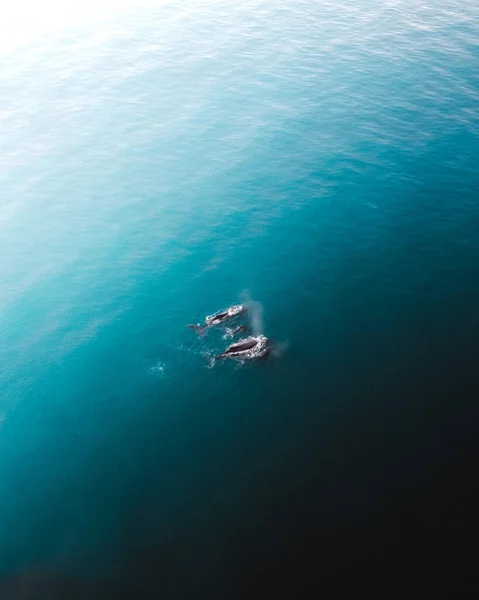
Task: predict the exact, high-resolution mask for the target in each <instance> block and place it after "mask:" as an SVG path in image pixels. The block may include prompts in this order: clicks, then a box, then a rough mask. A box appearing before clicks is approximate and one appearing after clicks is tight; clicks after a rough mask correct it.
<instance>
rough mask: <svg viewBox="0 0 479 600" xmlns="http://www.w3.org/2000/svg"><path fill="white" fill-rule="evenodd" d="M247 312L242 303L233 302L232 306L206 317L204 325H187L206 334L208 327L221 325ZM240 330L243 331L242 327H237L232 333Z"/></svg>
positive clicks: (201, 333)
mask: <svg viewBox="0 0 479 600" xmlns="http://www.w3.org/2000/svg"><path fill="white" fill-rule="evenodd" d="M247 312H248V309H247V308H246V306H245V305H244V304H235V305H234V306H230V307H229V308H227V309H226V310H223V311H221V312H219V313H216V314H214V315H211V316H209V317H206V321H205V324H204V325H200V324H197V325H188V327H190V328H191V329H193V330H194V331H197V332H198V333H199V334H200V335H206V333H207V331H208V329H210V328H211V327H216V326H217V325H223V323H227V322H228V321H231V320H232V319H236V318H237V317H240V316H241V315H244V314H246V313H247ZM241 331H244V329H243V328H242V327H238V329H236V330H235V332H234V334H233V335H236V333H240V332H241Z"/></svg>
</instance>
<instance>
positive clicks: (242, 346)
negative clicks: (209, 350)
mask: <svg viewBox="0 0 479 600" xmlns="http://www.w3.org/2000/svg"><path fill="white" fill-rule="evenodd" d="M257 343H258V340H256V339H253V340H244V341H242V342H238V343H237V344H231V346H230V347H229V348H228V349H227V350H225V351H224V353H223V354H234V353H235V352H244V351H245V350H251V348H254V347H255V346H256V344H257Z"/></svg>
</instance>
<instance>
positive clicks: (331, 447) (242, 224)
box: [0, 0, 479, 597]
mask: <svg viewBox="0 0 479 600" xmlns="http://www.w3.org/2000/svg"><path fill="white" fill-rule="evenodd" d="M99 4H100V6H101V4H102V3H101V2H100V3H99ZM140 5H141V6H140V7H136V8H129V7H128V6H127V3H121V5H119V7H118V8H116V9H114V10H113V9H111V10H108V9H105V10H103V11H99V12H98V14H97V13H95V11H94V10H93V8H92V9H91V12H88V11H87V10H86V11H85V12H84V13H82V14H81V18H78V19H76V18H75V15H73V16H71V15H70V16H69V15H67V13H65V15H63V17H65V18H64V19H63V20H61V19H59V21H58V23H57V22H56V21H55V20H53V18H52V20H50V19H49V18H47V17H45V16H44V23H45V28H44V30H42V28H41V27H40V26H38V27H36V26H35V22H34V19H33V20H32V23H33V25H32V23H30V28H31V29H28V30H25V31H26V32H27V33H26V34H25V35H23V36H20V35H19V36H18V39H16V38H15V36H12V39H9V38H8V39H7V41H5V37H4V38H3V42H4V43H3V47H2V54H1V59H0V98H1V100H0V102H1V104H0V394H1V396H0V422H1V425H0V452H1V460H0V573H1V574H2V575H8V574H11V573H13V572H16V571H18V570H22V569H29V568H32V566H33V567H35V568H38V567H39V566H40V567H41V568H47V569H60V570H63V571H67V572H70V573H71V572H73V573H77V574H78V573H80V574H82V575H85V576H87V577H96V576H97V575H98V573H101V574H102V576H105V573H112V572H115V571H116V569H117V568H118V565H121V564H123V562H122V561H128V560H129V558H128V557H129V556H130V554H131V553H134V552H136V548H138V547H143V546H144V545H145V544H149V543H151V544H157V543H158V540H166V541H165V542H164V543H165V545H166V547H167V548H169V549H170V550H171V548H173V550H171V552H170V550H168V551H167V552H168V553H170V554H172V555H174V557H175V558H174V561H176V562H175V565H176V567H175V568H177V569H178V571H179V572H181V573H182V574H183V575H184V577H185V578H186V579H189V580H190V581H192V582H193V583H192V586H193V587H194V588H195V589H203V588H202V586H206V587H205V589H208V590H209V592H208V593H209V594H210V595H209V597H212V595H211V594H213V591H212V590H213V589H214V591H215V592H217V593H218V594H219V595H220V596H221V594H222V593H223V591H224V589H226V587H227V585H228V581H229V577H230V575H231V573H230V571H231V564H232V562H233V561H234V560H235V558H237V556H236V555H237V554H238V553H239V552H240V551H239V550H238V544H239V543H240V540H242V541H243V542H244V540H245V539H249V538H248V535H249V534H247V533H245V530H248V525H247V524H248V523H253V522H255V515H258V514H263V513H264V514H271V513H274V511H275V508H274V507H275V506H276V504H275V502H277V501H278V500H277V499H278V498H281V499H282V500H281V502H286V500H285V498H287V497H288V494H291V493H292V492H291V490H297V489H303V487H304V488H308V486H310V485H312V482H314V485H315V486H317V488H315V489H317V490H319V491H318V496H317V497H318V506H319V510H321V511H323V512H325V513H328V514H329V513H330V512H334V511H336V510H344V511H346V512H347V511H351V510H352V511H354V510H358V508H357V507H358V506H363V505H364V504H368V503H371V504H372V505H374V502H375V489H376V487H377V486H378V485H380V484H379V483H378V482H380V481H381V480H382V478H383V477H384V476H385V475H386V476H388V477H393V475H391V473H392V472H397V473H401V472H407V471H408V470H409V469H411V468H413V467H412V466H411V465H412V464H415V460H416V459H415V457H417V455H418V452H419V449H423V450H424V449H425V448H426V449H427V448H429V442H430V440H432V439H436V437H437V435H438V431H439V427H440V423H442V422H443V421H447V420H448V419H449V418H453V417H454V415H456V416H457V415H460V416H464V415H466V416H467V415H468V414H469V411H472V408H471V407H469V406H465V405H459V406H458V405H457V403H455V402H454V399H453V398H451V399H450V402H447V401H444V399H443V400H441V402H440V403H439V404H435V403H434V401H433V400H430V399H428V398H427V397H426V395H424V397H423V401H422V402H419V403H417V402H414V403H412V401H411V398H413V397H414V398H416V396H415V395H414V394H415V393H416V391H417V381H418V377H419V379H420V377H421V374H422V373H423V372H424V369H426V370H427V369H428V368H430V369H431V373H432V372H434V369H435V367H434V357H435V356H436V353H437V352H442V353H443V354H447V353H448V351H449V350H448V349H449V348H450V347H451V348H456V347H458V348H459V347H461V348H462V347H463V345H464V343H466V342H465V340H466V341H467V340H469V339H471V336H472V335H473V332H474V330H475V328H476V327H477V325H478V319H479V316H478V315H479V313H478V304H477V299H478V297H479V278H478V275H479V273H478V271H479V263H478V257H479V233H478V232H479V204H478V198H477V189H478V175H477V165H478V164H479V137H478V136H479V120H478V106H479V105H478V102H479V89H478V74H479V69H478V65H479V62H478V59H479V51H478V45H477V40H478V31H479V5H478V4H477V2H473V1H472V0H471V1H464V0H462V1H461V2H459V1H457V0H433V1H427V2H426V1H424V2H423V1H419V0H404V1H403V2H395V1H393V0H381V1H380V2H377V1H372V0H359V1H356V2H352V1H351V2H349V1H343V2H336V1H334V2H333V1H329V0H321V1H318V0H301V1H299V0H294V1H293V0H282V1H281V2H269V1H267V0H254V1H247V2H241V3H234V2H226V1H206V0H203V1H200V0H198V1H195V0H187V1H184V2H178V3H173V2H171V3H154V2H148V3H147V2H142V3H140ZM77 8H78V7H77ZM70 17H71V18H70ZM47 25H48V26H47ZM4 28H5V30H6V27H4ZM22 31H23V30H22ZM4 33H5V32H4ZM245 297H251V298H254V299H255V300H257V301H259V302H261V304H262V307H263V311H264V312H263V323H262V325H263V327H264V332H265V334H266V335H270V336H272V337H274V338H275V339H277V340H280V341H281V342H284V348H285V352H284V354H283V356H282V357H280V358H277V359H275V360H273V361H271V362H270V363H268V364H265V365H258V366H255V367H252V366H245V367H241V368H239V367H238V366H237V365H236V366H235V365H232V364H222V365H220V366H217V367H215V368H214V369H209V368H207V367H208V360H207V357H208V356H209V355H211V354H212V353H216V352H218V351H219V350H221V349H222V348H224V346H225V344H226V342H225V341H224V340H222V338H221V335H220V334H212V335H210V336H208V337H207V338H205V339H199V338H198V337H197V336H195V335H194V333H193V332H192V331H190V330H188V329H187V328H186V324H187V323H190V322H198V321H200V320H202V319H203V318H204V316H205V315H207V314H211V313H212V312H215V311H216V310H219V309H221V308H224V307H226V306H228V305H230V304H232V303H237V302H238V301H240V300H241V299H242V298H245ZM425 357H426V358H425ZM428 357H429V358H428ZM419 396H420V394H419ZM419 396H418V397H419ZM371 440H372V441H371ZM419 454H420V456H423V455H424V453H423V454H421V453H420V452H419ZM426 454H427V453H426ZM424 460H435V459H433V458H429V459H424ZM419 462H420V460H419ZM397 476H398V477H400V475H399V474H398V475H397ZM308 489H309V488H308ZM345 490H347V493H346V491H345ZM366 490H367V491H366ZM338 505H339V506H342V507H343V508H342V509H338V508H337V507H338ZM258 507H259V508H258ZM278 510H279V509H278ZM258 519H259V517H258ZM263 525H264V521H263ZM251 527H253V529H254V531H255V533H252V534H251V536H250V537H254V536H255V535H257V536H260V535H261V532H262V531H263V530H262V529H261V526H258V525H257V524H256V525H254V526H253V525H252V526H251ZM264 527H265V529H264V531H263V533H264V532H267V531H268V525H267V524H266V525H264ZM265 535H267V534H266V533H265ZM268 535H269V534H268ZM162 543H163V542H162ZM195 586H196V587H195ZM225 586H226V587H225ZM210 588H211V589H210ZM222 590H223V591H222Z"/></svg>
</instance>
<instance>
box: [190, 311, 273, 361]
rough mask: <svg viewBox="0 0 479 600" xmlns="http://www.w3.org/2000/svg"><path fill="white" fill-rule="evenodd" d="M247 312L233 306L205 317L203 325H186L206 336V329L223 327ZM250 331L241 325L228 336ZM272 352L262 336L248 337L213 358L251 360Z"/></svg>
mask: <svg viewBox="0 0 479 600" xmlns="http://www.w3.org/2000/svg"><path fill="white" fill-rule="evenodd" d="M247 312H248V309H247V308H246V306H244V304H235V305H234V306H230V307H229V308H227V309H226V310H223V311H221V312H218V313H216V314H214V315H211V316H208V317H206V320H205V323H204V325H200V324H197V325H188V327H190V328H191V329H193V330H194V331H196V332H197V333H199V334H200V335H206V333H207V331H208V329H210V328H211V327H216V326H217V325H223V324H224V323H228V322H229V321H231V320H233V319H236V318H238V317H240V316H242V315H244V314H246V313H247ZM250 331H251V329H250V327H249V326H248V325H241V326H240V327H237V328H236V329H234V330H230V331H229V332H228V335H230V336H231V337H234V336H235V335H237V334H238V333H249V332H250ZM272 350H273V342H272V340H270V339H268V338H267V337H266V336H264V335H257V336H254V335H252V336H249V337H247V338H245V339H243V340H240V341H239V342H235V343H234V344H231V345H230V346H229V347H228V348H227V349H226V350H225V351H224V352H223V353H221V354H218V356H215V358H214V360H215V361H216V360H221V359H223V358H233V359H237V360H252V359H259V358H265V357H267V356H269V355H270V354H271V352H272Z"/></svg>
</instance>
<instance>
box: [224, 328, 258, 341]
mask: <svg viewBox="0 0 479 600" xmlns="http://www.w3.org/2000/svg"><path fill="white" fill-rule="evenodd" d="M250 332H251V327H250V326H249V325H240V326H239V327H237V328H236V329H228V330H227V332H226V334H225V335H224V336H223V339H226V338H228V337H230V338H232V337H235V336H236V335H238V333H250Z"/></svg>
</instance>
